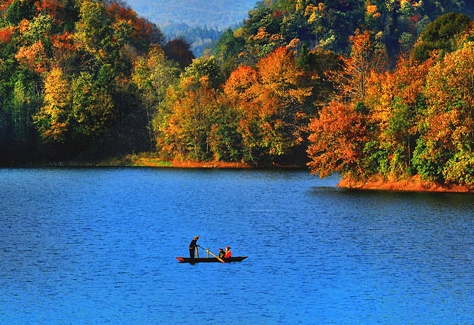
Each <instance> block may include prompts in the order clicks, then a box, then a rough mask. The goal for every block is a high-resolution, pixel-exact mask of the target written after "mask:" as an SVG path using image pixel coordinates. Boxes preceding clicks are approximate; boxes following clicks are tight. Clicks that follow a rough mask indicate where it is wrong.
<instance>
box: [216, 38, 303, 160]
mask: <svg viewBox="0 0 474 325" xmlns="http://www.w3.org/2000/svg"><path fill="white" fill-rule="evenodd" d="M304 77H305V73H304V71H303V70H302V69H300V68H299V67H298V66H297V65H296V61H295V58H294V54H293V52H291V51H289V50H287V49H286V48H283V47H280V48H277V49H276V50H275V51H273V52H272V53H270V54H269V55H267V56H266V57H264V58H262V59H261V60H260V61H259V62H258V63H257V66H256V68H251V67H244V66H242V67H239V68H238V69H236V70H235V71H234V72H233V73H232V74H231V75H230V77H229V79H228V80H227V82H226V84H225V86H224V92H225V94H226V95H227V96H228V97H229V99H230V100H231V102H232V104H231V105H233V107H235V108H236V110H237V111H238V112H239V117H240V120H239V131H240V132H241V134H242V137H243V140H244V147H245V148H246V150H247V152H246V153H245V159H246V160H248V161H259V160H261V159H262V158H264V157H267V158H266V159H274V158H275V157H278V156H282V155H287V154H290V153H291V150H293V149H294V148H295V147H296V146H298V145H300V144H301V143H302V142H303V141H304V137H305V135H304V134H305V133H304V132H305V129H304V127H303V126H305V125H306V124H307V121H308V119H309V116H310V115H311V113H312V112H311V109H312V105H310V104H309V103H308V98H309V97H310V96H311V88H310V87H307V86H306V85H305V83H304Z"/></svg>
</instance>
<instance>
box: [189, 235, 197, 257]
mask: <svg viewBox="0 0 474 325" xmlns="http://www.w3.org/2000/svg"><path fill="white" fill-rule="evenodd" d="M198 239H199V238H197V239H193V240H192V241H191V243H190V244H189V258H194V252H195V251H196V247H197V241H198Z"/></svg>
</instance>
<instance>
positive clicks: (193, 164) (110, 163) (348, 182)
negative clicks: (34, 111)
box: [3, 156, 474, 194]
mask: <svg viewBox="0 0 474 325" xmlns="http://www.w3.org/2000/svg"><path fill="white" fill-rule="evenodd" d="M3 167H13V166H3ZM16 167H18V168H25V167H149V168H184V169H200V168H201V169H283V170H297V169H300V170H303V169H305V170H308V173H310V171H309V169H308V168H307V167H306V166H299V165H281V164H276V163H272V164H271V165H269V166H257V165H255V164H249V163H243V162H224V161H207V162H198V161H181V160H173V161H163V160H161V159H159V158H156V157H143V156H127V157H124V158H122V159H112V160H105V161H99V162H95V163H94V162H78V161H76V162H74V161H69V162H57V163H48V164H38V165H34V164H32V165H22V166H16ZM336 186H337V187H338V188H342V189H348V190H360V191H391V192H424V193H468V194H472V193H474V187H471V188H470V187H467V186H463V185H446V184H440V183H437V182H434V181H426V180H423V179H422V178H421V176H419V175H415V176H412V177H404V178H401V179H396V178H393V177H391V178H390V177H389V178H386V177H383V176H372V177H369V178H368V179H367V180H356V179H354V178H352V177H342V178H341V179H340V181H339V182H338V184H337V185H336Z"/></svg>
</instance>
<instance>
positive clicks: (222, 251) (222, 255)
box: [219, 249, 225, 258]
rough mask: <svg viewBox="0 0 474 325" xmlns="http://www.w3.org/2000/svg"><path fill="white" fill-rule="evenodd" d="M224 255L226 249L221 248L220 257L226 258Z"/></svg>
mask: <svg viewBox="0 0 474 325" xmlns="http://www.w3.org/2000/svg"><path fill="white" fill-rule="evenodd" d="M224 256H225V252H224V250H222V249H220V250H219V258H224Z"/></svg>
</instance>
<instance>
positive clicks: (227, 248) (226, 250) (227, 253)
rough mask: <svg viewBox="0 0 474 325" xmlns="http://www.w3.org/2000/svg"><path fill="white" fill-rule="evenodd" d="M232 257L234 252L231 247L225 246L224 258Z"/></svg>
mask: <svg viewBox="0 0 474 325" xmlns="http://www.w3.org/2000/svg"><path fill="white" fill-rule="evenodd" d="M231 257H232V252H231V251H230V247H229V246H227V247H226V248H225V254H224V258H231Z"/></svg>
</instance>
